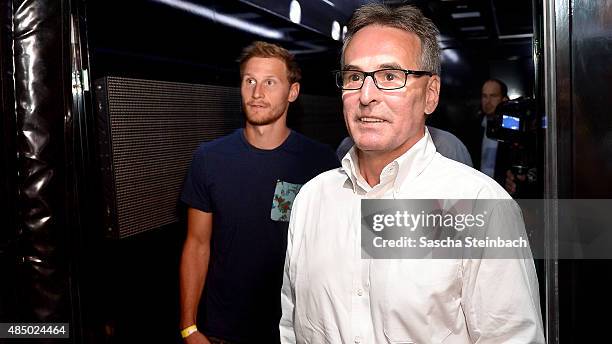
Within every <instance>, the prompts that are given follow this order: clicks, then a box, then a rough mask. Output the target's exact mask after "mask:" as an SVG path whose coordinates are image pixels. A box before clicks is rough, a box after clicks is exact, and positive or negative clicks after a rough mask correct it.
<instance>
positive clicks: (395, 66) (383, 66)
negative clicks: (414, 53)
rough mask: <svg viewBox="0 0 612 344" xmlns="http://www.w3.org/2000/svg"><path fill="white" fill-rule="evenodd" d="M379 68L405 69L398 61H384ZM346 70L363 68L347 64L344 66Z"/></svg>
mask: <svg viewBox="0 0 612 344" xmlns="http://www.w3.org/2000/svg"><path fill="white" fill-rule="evenodd" d="M376 68H377V69H386V68H391V69H404V68H402V66H400V65H399V64H398V63H395V62H393V63H383V64H379V65H378V66H377V67H376ZM344 69H345V70H359V71H360V70H362V69H361V68H359V67H357V66H354V65H345V66H344Z"/></svg>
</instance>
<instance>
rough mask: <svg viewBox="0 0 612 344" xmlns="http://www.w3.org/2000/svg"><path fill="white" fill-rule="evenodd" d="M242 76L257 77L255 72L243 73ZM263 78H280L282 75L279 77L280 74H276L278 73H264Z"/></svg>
mask: <svg viewBox="0 0 612 344" xmlns="http://www.w3.org/2000/svg"><path fill="white" fill-rule="evenodd" d="M242 77H243V78H245V77H251V78H254V77H255V75H253V74H249V73H244V74H243V75H242ZM262 78H263V79H280V77H278V76H276V75H274V74H268V75H264V76H263V77H262Z"/></svg>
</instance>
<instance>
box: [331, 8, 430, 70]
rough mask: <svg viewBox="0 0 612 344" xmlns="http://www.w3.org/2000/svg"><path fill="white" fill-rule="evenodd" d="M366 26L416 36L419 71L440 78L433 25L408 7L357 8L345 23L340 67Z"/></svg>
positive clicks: (416, 10) (418, 11)
mask: <svg viewBox="0 0 612 344" xmlns="http://www.w3.org/2000/svg"><path fill="white" fill-rule="evenodd" d="M368 25H380V26H388V27H393V28H396V29H400V30H404V31H407V32H410V33H413V34H415V35H417V37H418V38H419V40H420V41H421V65H420V66H419V68H421V69H422V70H426V71H429V72H433V73H436V74H438V75H439V74H440V69H441V68H440V47H439V46H438V39H437V37H438V35H439V34H440V31H438V28H437V27H436V25H435V24H434V23H433V22H432V21H431V20H430V19H429V18H427V17H425V16H424V15H423V13H422V12H421V10H419V9H418V8H416V7H414V6H411V5H404V6H400V7H397V8H392V7H389V6H388V5H385V4H378V3H370V4H366V5H363V6H361V7H359V8H358V9H357V10H355V13H353V16H352V17H351V20H350V21H349V23H348V27H347V32H346V36H345V38H344V44H343V45H342V57H341V62H342V65H344V51H345V50H346V47H347V46H348V44H349V42H350V41H351V39H352V38H353V36H354V35H355V34H356V33H357V31H359V30H361V29H363V28H364V27H366V26H368Z"/></svg>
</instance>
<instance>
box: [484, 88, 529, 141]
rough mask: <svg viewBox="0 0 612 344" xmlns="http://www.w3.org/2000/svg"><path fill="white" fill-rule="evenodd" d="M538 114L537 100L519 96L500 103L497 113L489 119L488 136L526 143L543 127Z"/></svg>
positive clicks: (500, 139)
mask: <svg viewBox="0 0 612 344" xmlns="http://www.w3.org/2000/svg"><path fill="white" fill-rule="evenodd" d="M538 122H539V121H538V117H537V116H536V110H535V101H534V100H533V99H531V98H518V99H514V100H508V101H505V102H503V103H500V104H499V105H498V106H497V108H496V109H495V115H493V117H492V118H490V119H488V122H487V137H489V138H492V139H496V140H498V141H503V142H508V143H514V144H520V145H526V144H528V143H529V141H530V140H533V139H534V137H535V135H537V131H538V128H539V127H541V125H539V123H538Z"/></svg>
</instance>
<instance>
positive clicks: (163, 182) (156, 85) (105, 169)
mask: <svg viewBox="0 0 612 344" xmlns="http://www.w3.org/2000/svg"><path fill="white" fill-rule="evenodd" d="M95 91H96V104H97V110H98V111H97V112H98V120H97V131H98V143H99V145H98V147H99V156H100V162H101V166H102V175H103V179H104V181H103V185H104V198H105V206H106V209H105V213H106V214H105V215H106V216H105V218H106V223H105V225H106V230H107V232H108V233H107V234H109V235H110V236H112V237H115V238H124V237H127V236H131V235H134V234H138V233H141V232H144V231H148V230H151V229H154V228H158V227H160V226H163V225H166V224H169V223H172V222H175V221H177V220H178V212H177V205H178V198H179V193H180V190H181V187H182V183H183V180H184V177H185V173H186V171H187V169H188V167H189V163H190V162H191V158H192V154H193V152H194V150H195V149H196V148H197V147H198V145H199V143H201V142H202V141H208V140H212V139H215V138H217V137H220V136H223V135H225V134H228V133H229V132H231V131H232V130H233V129H235V128H238V127H240V126H241V125H242V115H241V104H240V90H239V89H238V88H233V87H221V86H211V85H196V84H185V83H176V82H165V81H153V80H139V79H127V78H119V77H106V78H103V79H100V80H97V81H96V82H95Z"/></svg>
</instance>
